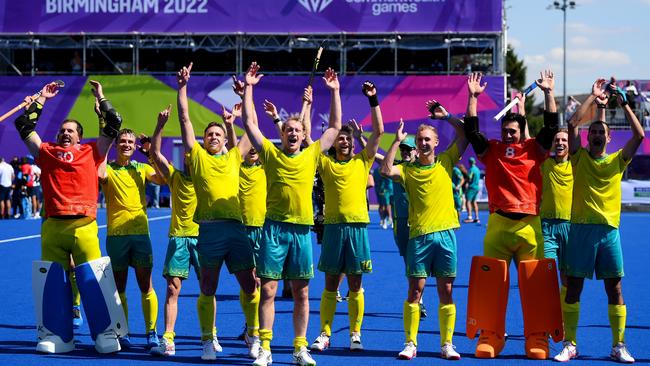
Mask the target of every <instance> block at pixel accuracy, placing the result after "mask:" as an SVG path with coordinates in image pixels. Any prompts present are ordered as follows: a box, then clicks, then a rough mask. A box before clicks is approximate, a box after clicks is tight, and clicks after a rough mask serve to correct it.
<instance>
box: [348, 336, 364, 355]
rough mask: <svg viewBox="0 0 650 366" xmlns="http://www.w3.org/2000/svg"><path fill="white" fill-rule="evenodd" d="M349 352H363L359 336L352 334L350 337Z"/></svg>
mask: <svg viewBox="0 0 650 366" xmlns="http://www.w3.org/2000/svg"><path fill="white" fill-rule="evenodd" d="M350 351H363V344H361V334H360V333H358V332H353V333H352V334H351V335H350Z"/></svg>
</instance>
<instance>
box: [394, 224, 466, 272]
mask: <svg viewBox="0 0 650 366" xmlns="http://www.w3.org/2000/svg"><path fill="white" fill-rule="evenodd" d="M456 262H457V259H456V234H454V231H453V230H442V231H436V232H433V233H429V234H425V235H420V236H418V237H415V238H412V239H410V240H409V243H408V247H407V248H406V275H407V276H408V277H456Z"/></svg>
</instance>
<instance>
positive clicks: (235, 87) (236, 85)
mask: <svg viewBox="0 0 650 366" xmlns="http://www.w3.org/2000/svg"><path fill="white" fill-rule="evenodd" d="M232 91H234V92H235V94H237V95H239V97H240V98H242V99H244V82H243V81H241V80H239V79H237V76H235V75H233V76H232Z"/></svg>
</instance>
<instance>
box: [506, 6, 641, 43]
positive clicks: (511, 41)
mask: <svg viewBox="0 0 650 366" xmlns="http://www.w3.org/2000/svg"><path fill="white" fill-rule="evenodd" d="M648 1H650V0H648ZM508 44H509V45H510V46H512V48H514V49H517V48H519V46H521V41H520V40H519V39H518V38H515V37H508Z"/></svg>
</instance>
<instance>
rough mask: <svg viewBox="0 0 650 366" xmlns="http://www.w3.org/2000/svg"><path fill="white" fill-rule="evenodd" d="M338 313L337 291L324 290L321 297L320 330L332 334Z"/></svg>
mask: <svg viewBox="0 0 650 366" xmlns="http://www.w3.org/2000/svg"><path fill="white" fill-rule="evenodd" d="M334 313H336V291H334V292H332V291H327V290H323V294H322V295H321V298H320V331H321V332H325V334H327V335H328V336H331V335H332V322H333V321H334Z"/></svg>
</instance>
